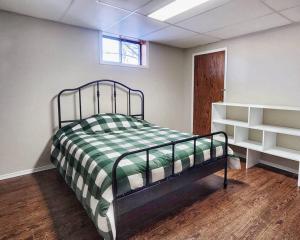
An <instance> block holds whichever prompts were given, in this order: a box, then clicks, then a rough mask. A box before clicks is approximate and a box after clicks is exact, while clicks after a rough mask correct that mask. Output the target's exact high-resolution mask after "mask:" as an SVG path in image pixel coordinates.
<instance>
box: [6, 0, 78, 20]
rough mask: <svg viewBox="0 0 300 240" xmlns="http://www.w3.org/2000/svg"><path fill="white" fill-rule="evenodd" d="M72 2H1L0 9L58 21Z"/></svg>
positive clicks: (58, 0)
mask: <svg viewBox="0 0 300 240" xmlns="http://www.w3.org/2000/svg"><path fill="white" fill-rule="evenodd" d="M71 2H72V0H43V1H41V0H22V1H20V0H0V9H2V10H6V11H10V12H15V13H19V14H23V15H27V16H32V17H37V18H43V19H49V20H58V19H59V18H60V17H61V16H62V15H63V14H64V12H65V11H66V10H67V8H68V7H69V5H70V4H71Z"/></svg>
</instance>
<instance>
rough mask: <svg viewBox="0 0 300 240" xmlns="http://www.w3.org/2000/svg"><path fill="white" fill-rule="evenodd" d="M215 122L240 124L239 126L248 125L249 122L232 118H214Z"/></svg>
mask: <svg viewBox="0 0 300 240" xmlns="http://www.w3.org/2000/svg"><path fill="white" fill-rule="evenodd" d="M213 122H214V123H221V124H226V125H232V126H238V127H248V123H247V122H243V121H238V120H230V119H214V120H213Z"/></svg>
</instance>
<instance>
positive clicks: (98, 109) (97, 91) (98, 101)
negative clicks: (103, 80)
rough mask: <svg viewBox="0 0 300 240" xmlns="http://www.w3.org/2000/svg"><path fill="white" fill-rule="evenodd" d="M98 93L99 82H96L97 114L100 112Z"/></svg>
mask: <svg viewBox="0 0 300 240" xmlns="http://www.w3.org/2000/svg"><path fill="white" fill-rule="evenodd" d="M99 98H100V93H99V82H97V107H98V114H100V100H99Z"/></svg>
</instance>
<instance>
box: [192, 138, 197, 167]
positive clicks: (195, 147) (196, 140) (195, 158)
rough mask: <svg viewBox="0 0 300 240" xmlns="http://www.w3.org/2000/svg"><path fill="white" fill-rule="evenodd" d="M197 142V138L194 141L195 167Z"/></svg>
mask: <svg viewBox="0 0 300 240" xmlns="http://www.w3.org/2000/svg"><path fill="white" fill-rule="evenodd" d="M196 141H197V138H195V139H194V163H193V167H194V166H195V165H196Z"/></svg>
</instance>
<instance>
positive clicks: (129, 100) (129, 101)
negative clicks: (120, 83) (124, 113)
mask: <svg viewBox="0 0 300 240" xmlns="http://www.w3.org/2000/svg"><path fill="white" fill-rule="evenodd" d="M128 105H129V106H128V108H129V109H128V113H129V116H130V115H131V90H130V89H129V90H128Z"/></svg>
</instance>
